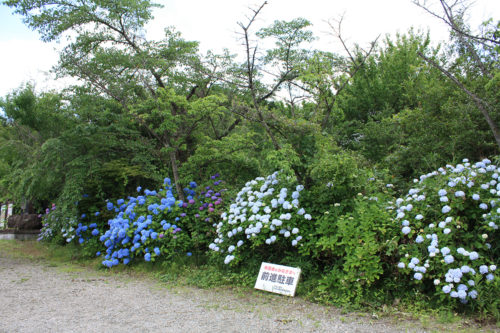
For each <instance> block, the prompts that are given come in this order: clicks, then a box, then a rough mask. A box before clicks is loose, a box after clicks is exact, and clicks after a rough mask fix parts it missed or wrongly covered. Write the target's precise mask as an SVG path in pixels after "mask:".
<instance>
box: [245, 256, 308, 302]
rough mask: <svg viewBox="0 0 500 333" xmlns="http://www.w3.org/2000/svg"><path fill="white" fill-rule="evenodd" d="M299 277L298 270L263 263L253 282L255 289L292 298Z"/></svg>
mask: <svg viewBox="0 0 500 333" xmlns="http://www.w3.org/2000/svg"><path fill="white" fill-rule="evenodd" d="M299 277H300V268H295V267H288V266H281V265H275V264H270V263H266V262H263V263H262V265H261V266H260V271H259V275H258V277H257V281H256V282H255V288H256V289H261V290H265V291H270V292H273V293H278V294H283V295H287V296H294V295H295V289H296V288H297V283H298V280H299Z"/></svg>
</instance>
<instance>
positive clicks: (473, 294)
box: [469, 290, 477, 299]
mask: <svg viewBox="0 0 500 333" xmlns="http://www.w3.org/2000/svg"><path fill="white" fill-rule="evenodd" d="M469 297H470V298H472V299H476V298H477V291H475V290H471V291H469Z"/></svg>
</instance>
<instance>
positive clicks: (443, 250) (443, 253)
mask: <svg viewBox="0 0 500 333" xmlns="http://www.w3.org/2000/svg"><path fill="white" fill-rule="evenodd" d="M450 252H451V251H450V249H449V248H448V247H446V246H445V247H443V248H442V249H441V254H442V255H443V256H445V255H448V254H450Z"/></svg>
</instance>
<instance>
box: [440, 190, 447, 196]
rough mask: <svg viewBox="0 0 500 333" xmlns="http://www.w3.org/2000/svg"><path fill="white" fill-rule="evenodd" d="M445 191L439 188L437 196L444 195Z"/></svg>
mask: <svg viewBox="0 0 500 333" xmlns="http://www.w3.org/2000/svg"><path fill="white" fill-rule="evenodd" d="M446 193H447V192H446V190H445V189H441V190H439V192H438V194H439V196H440V197H442V196H444V195H446Z"/></svg>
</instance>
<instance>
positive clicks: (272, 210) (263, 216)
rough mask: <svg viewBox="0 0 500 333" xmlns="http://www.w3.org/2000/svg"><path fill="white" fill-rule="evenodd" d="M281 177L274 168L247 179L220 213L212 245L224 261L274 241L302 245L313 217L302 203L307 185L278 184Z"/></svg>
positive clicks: (227, 261)
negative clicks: (265, 174) (303, 228)
mask: <svg viewBox="0 0 500 333" xmlns="http://www.w3.org/2000/svg"><path fill="white" fill-rule="evenodd" d="M282 181H283V179H280V177H279V173H278V172H275V173H273V174H272V175H270V176H268V177H266V178H262V177H259V178H256V179H254V180H252V181H250V182H247V183H246V184H245V187H243V188H242V189H241V191H240V192H239V193H238V195H237V197H236V200H235V202H234V203H233V204H232V205H231V206H230V208H229V211H227V212H224V213H222V214H221V219H222V221H220V222H219V223H216V224H214V227H216V229H217V238H216V239H215V240H214V241H213V242H212V243H211V244H210V245H209V248H210V249H211V250H212V251H214V252H216V253H218V254H222V255H225V259H224V263H225V264H229V263H230V262H232V261H233V260H235V259H236V258H237V256H238V254H242V253H243V251H248V249H249V248H255V247H259V246H264V245H271V244H274V243H283V244H289V245H291V246H293V247H295V246H297V245H299V243H300V242H301V240H302V236H301V235H300V228H301V225H302V223H304V222H307V221H308V220H311V215H309V214H307V213H306V212H305V210H304V208H301V207H300V203H299V197H300V191H302V190H303V189H304V187H303V186H302V185H298V186H296V187H295V190H292V191H289V190H288V188H287V187H281V188H280V187H279V185H280V182H282ZM278 189H279V190H278ZM289 192H292V193H289ZM237 261H238V260H237ZM237 261H235V262H237Z"/></svg>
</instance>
